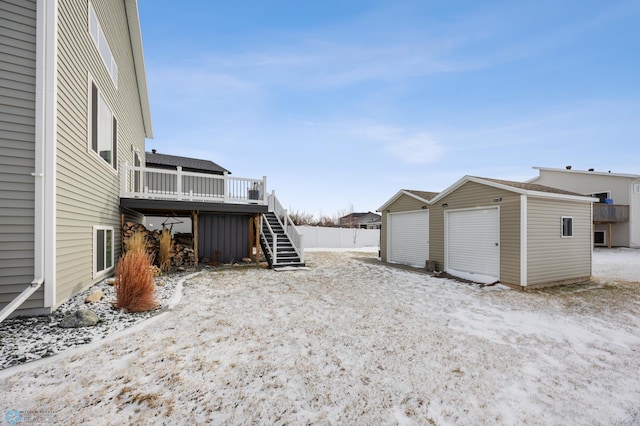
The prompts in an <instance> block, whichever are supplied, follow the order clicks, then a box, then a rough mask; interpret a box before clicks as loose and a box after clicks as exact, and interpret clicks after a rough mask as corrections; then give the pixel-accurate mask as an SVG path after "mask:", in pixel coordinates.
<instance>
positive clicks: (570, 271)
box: [527, 198, 591, 285]
mask: <svg viewBox="0 0 640 426" xmlns="http://www.w3.org/2000/svg"><path fill="white" fill-rule="evenodd" d="M527 210H528V214H527V221H528V227H527V242H528V259H527V270H528V282H527V285H535V284H544V283H548V282H553V281H561V280H564V279H574V278H576V277H589V276H590V275H591V204H590V203H574V202H567V201H560V200H558V201H556V200H543V199H535V198H529V200H528V209H527ZM562 216H570V217H573V237H571V238H562V236H561V217H562Z"/></svg>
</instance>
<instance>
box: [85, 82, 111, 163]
mask: <svg viewBox="0 0 640 426" xmlns="http://www.w3.org/2000/svg"><path fill="white" fill-rule="evenodd" d="M90 96H91V102H90V105H91V132H90V134H91V149H92V150H93V151H94V152H95V153H96V154H98V155H99V156H100V157H102V159H103V160H104V161H106V162H107V163H109V164H110V165H111V166H113V168H114V169H117V168H118V161H117V148H118V122H117V121H116V117H115V116H114V115H113V113H112V112H111V108H109V105H108V104H107V101H106V100H105V99H104V97H103V96H102V93H100V91H99V90H98V87H97V86H96V84H95V83H94V82H91V95H90Z"/></svg>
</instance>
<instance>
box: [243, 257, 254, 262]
mask: <svg viewBox="0 0 640 426" xmlns="http://www.w3.org/2000/svg"><path fill="white" fill-rule="evenodd" d="M242 261H243V262H244V263H251V262H253V261H252V260H251V259H250V258H248V257H243V258H242Z"/></svg>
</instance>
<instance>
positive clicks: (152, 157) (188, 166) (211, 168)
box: [145, 152, 231, 174]
mask: <svg viewBox="0 0 640 426" xmlns="http://www.w3.org/2000/svg"><path fill="white" fill-rule="evenodd" d="M145 162H146V165H147V166H151V167H153V166H157V167H162V168H167V167H171V168H175V167H178V166H180V167H182V168H183V169H185V170H186V171H192V172H207V173H215V174H224V172H227V173H229V174H230V173H231V172H230V171H229V170H227V169H225V168H224V167H221V166H219V165H217V164H216V163H214V162H213V161H209V160H201V159H199V158H189V157H179V156H177V155H167V154H158V153H156V152H146V153H145Z"/></svg>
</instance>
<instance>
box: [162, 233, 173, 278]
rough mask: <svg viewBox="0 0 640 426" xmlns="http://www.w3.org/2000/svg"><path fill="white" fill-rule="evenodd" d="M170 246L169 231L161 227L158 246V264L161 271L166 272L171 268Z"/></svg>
mask: <svg viewBox="0 0 640 426" xmlns="http://www.w3.org/2000/svg"><path fill="white" fill-rule="evenodd" d="M172 246H173V241H172V240H171V232H169V230H168V229H163V230H162V233H161V234H160V248H159V250H158V265H159V266H160V271H162V272H163V273H167V272H169V270H170V269H171V257H172V256H173V253H172V249H173V247H172Z"/></svg>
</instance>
